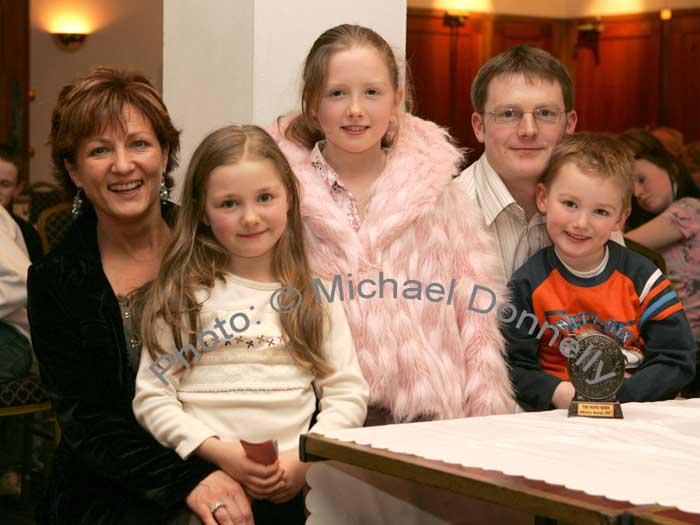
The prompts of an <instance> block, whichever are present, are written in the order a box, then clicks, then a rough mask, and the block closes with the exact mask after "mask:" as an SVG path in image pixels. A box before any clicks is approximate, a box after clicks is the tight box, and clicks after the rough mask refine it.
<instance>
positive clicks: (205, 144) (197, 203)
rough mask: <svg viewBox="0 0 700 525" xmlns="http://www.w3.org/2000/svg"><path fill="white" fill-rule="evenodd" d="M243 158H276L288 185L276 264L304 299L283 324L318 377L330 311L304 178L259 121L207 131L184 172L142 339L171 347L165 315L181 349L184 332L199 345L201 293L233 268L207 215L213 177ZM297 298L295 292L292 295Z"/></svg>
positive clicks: (144, 296)
mask: <svg viewBox="0 0 700 525" xmlns="http://www.w3.org/2000/svg"><path fill="white" fill-rule="evenodd" d="M244 159H245V160H267V161H270V162H271V163H272V164H273V166H275V168H276V170H277V173H278V174H279V176H280V178H281V180H282V183H283V184H284V186H285V187H286V188H287V197H288V201H289V211H288V213H287V227H286V229H285V231H284V233H283V234H282V236H281V237H280V239H279V240H278V241H277V244H276V245H275V247H274V250H273V255H272V271H273V272H274V275H275V278H276V279H277V280H278V281H279V282H280V283H282V284H283V285H285V286H291V287H294V288H296V289H297V290H299V291H301V294H302V303H301V305H300V306H298V307H297V308H295V309H294V310H293V311H292V312H291V313H288V314H281V315H280V323H281V325H282V332H283V333H284V335H285V336H286V337H287V341H288V342H287V346H288V349H289V351H290V353H291V355H292V357H293V358H294V360H295V361H296V362H297V363H298V364H299V365H300V366H303V367H304V368H307V369H309V370H310V371H311V372H312V373H313V374H314V375H315V376H316V377H324V376H326V375H328V374H329V373H330V372H331V369H330V367H329V365H328V363H327V362H326V360H325V359H324V358H323V355H322V343H323V325H324V310H323V307H322V306H321V305H320V304H318V303H317V302H316V301H315V293H314V288H313V281H312V275H311V272H310V270H309V265H308V262H307V259H306V255H305V252H304V237H303V229H302V223H301V212H300V207H299V189H298V185H297V181H296V178H295V176H294V174H293V172H292V169H291V168H290V166H289V163H288V162H287V159H286V158H285V156H284V154H283V153H282V152H281V151H280V149H279V148H278V147H277V144H276V143H275V141H274V140H273V139H272V137H270V135H268V134H267V132H265V130H263V129H262V128H259V127H258V126H228V127H225V128H222V129H220V130H218V131H215V132H213V133H211V134H210V135H209V136H207V137H206V138H205V139H204V140H203V141H202V143H201V144H200V145H199V147H198V148H197V150H196V151H195V152H194V155H193V156H192V161H191V162H190V165H189V168H188V170H187V175H186V178H185V183H184V190H183V194H182V207H181V209H180V212H179V214H178V217H177V222H176V224H175V229H174V232H173V236H172V240H171V242H170V245H169V246H168V249H167V251H166V255H165V257H164V259H163V263H162V265H161V270H160V274H159V276H158V278H157V279H156V280H155V281H153V282H152V283H150V284H149V285H147V286H146V287H144V288H143V290H142V291H141V293H140V294H139V296H138V297H137V302H138V303H140V304H139V305H138V306H137V310H138V311H139V312H140V317H141V334H142V338H143V343H144V345H145V346H146V347H147V348H148V351H149V352H150V354H151V356H152V357H153V359H157V358H158V355H159V354H162V353H164V352H165V350H164V349H163V348H161V347H160V345H159V343H158V337H157V335H158V334H157V332H156V327H157V326H158V324H159V321H161V320H163V321H164V322H165V324H166V325H167V326H168V327H170V329H171V330H172V332H173V337H174V340H175V344H176V345H177V346H178V347H179V348H182V346H183V341H182V335H181V334H185V335H187V336H189V342H190V344H192V345H195V340H196V337H197V333H198V330H199V328H200V327H199V326H198V325H199V312H200V310H201V307H202V302H198V301H197V300H196V298H195V293H196V292H197V291H198V290H202V289H203V290H210V289H211V288H212V287H213V286H214V284H215V282H216V280H217V279H221V280H225V274H226V273H227V272H228V271H229V269H230V267H231V256H230V254H229V252H228V251H227V250H226V249H224V248H223V247H222V246H221V245H220V244H219V242H218V241H217V240H216V237H215V236H214V234H213V233H212V231H211V229H210V228H209V226H207V225H205V224H204V222H203V220H202V219H203V217H204V209H205V196H206V190H207V181H208V179H209V174H210V173H211V172H212V171H213V170H214V169H216V168H217V167H219V166H225V165H230V164H236V163H238V162H240V161H242V160H244ZM290 299H293V298H291V297H288V298H286V299H285V300H290ZM160 326H162V324H161V325H160ZM190 357H191V356H190Z"/></svg>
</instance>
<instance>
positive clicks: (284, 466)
mask: <svg viewBox="0 0 700 525" xmlns="http://www.w3.org/2000/svg"><path fill="white" fill-rule="evenodd" d="M279 463H280V467H281V470H282V471H283V472H284V473H285V474H284V478H283V480H284V482H285V485H284V486H283V487H282V488H280V489H279V490H277V491H275V492H274V493H273V494H271V495H270V497H269V498H268V499H269V500H270V501H271V502H272V503H284V502H285V501H289V500H290V499H292V498H293V497H294V496H296V495H297V494H299V491H300V490H301V489H302V488H303V487H304V483H306V472H307V471H308V470H309V466H310V465H308V464H307V463H302V462H301V461H299V453H298V452H297V451H292V452H287V453H285V454H282V455H281V456H280V459H279Z"/></svg>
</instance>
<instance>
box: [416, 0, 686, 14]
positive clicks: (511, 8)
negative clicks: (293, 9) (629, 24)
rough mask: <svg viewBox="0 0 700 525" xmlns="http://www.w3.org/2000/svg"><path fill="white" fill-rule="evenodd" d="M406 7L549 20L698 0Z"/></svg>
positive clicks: (472, 0)
mask: <svg viewBox="0 0 700 525" xmlns="http://www.w3.org/2000/svg"><path fill="white" fill-rule="evenodd" d="M408 6H409V7H427V8H434V9H463V10H465V11H475V12H481V13H497V14H509V15H521V16H539V17H552V18H569V17H571V18H576V17H581V16H599V15H617V14H628V13H640V12H645V11H659V10H660V9H661V8H663V7H670V8H677V9H683V8H691V7H700V0H527V1H525V0H408Z"/></svg>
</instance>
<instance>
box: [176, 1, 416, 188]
mask: <svg viewBox="0 0 700 525" xmlns="http://www.w3.org/2000/svg"><path fill="white" fill-rule="evenodd" d="M163 9H164V16H163V95H164V98H165V103H166V104H167V106H168V110H169V111H170V115H171V116H172V118H173V121H174V122H175V125H176V126H177V127H178V128H179V129H182V130H183V131H182V137H181V152H180V168H179V169H178V170H177V171H176V173H175V179H176V181H177V182H178V183H179V182H180V181H181V180H182V177H183V174H184V172H185V170H186V168H187V163H188V162H189V159H190V157H191V155H192V152H193V151H194V149H195V148H196V147H197V145H198V144H199V142H200V141H201V140H202V139H203V138H204V136H205V135H206V134H207V133H209V132H210V131H213V130H215V129H217V128H219V127H221V126H224V125H227V124H231V123H236V124H244V123H253V124H258V125H260V126H263V127H267V126H269V125H270V124H271V123H272V122H273V120H274V119H275V118H276V117H277V116H278V115H280V114H284V113H287V112H288V111H291V110H294V109H299V80H300V77H301V68H302V63H303V61H304V58H305V57H306V54H307V52H308V51H309V49H310V48H311V44H312V43H313V41H314V40H315V39H316V38H317V37H318V36H319V35H320V34H321V33H322V32H323V31H325V30H326V29H329V28H331V27H333V26H336V25H338V24H344V23H353V24H360V25H364V26H367V27H370V28H372V29H374V30H375V31H377V32H378V33H379V34H380V35H382V36H383V37H384V38H385V39H386V40H387V42H389V44H390V45H391V46H392V47H394V48H395V49H397V51H398V52H399V53H400V54H399V56H403V55H404V52H405V48H406V0H381V1H380V0H352V1H348V0H288V1H280V0H205V1H202V0H164V3H163ZM178 186H180V184H178ZM176 194H178V195H179V193H178V192H177V191H176Z"/></svg>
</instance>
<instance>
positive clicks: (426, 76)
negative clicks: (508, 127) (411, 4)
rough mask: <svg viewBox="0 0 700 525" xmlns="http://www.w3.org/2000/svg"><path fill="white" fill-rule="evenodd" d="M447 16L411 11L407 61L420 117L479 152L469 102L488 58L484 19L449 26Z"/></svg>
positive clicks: (407, 40) (408, 27) (435, 12)
mask: <svg viewBox="0 0 700 525" xmlns="http://www.w3.org/2000/svg"><path fill="white" fill-rule="evenodd" d="M444 14H445V13H444V11H442V12H440V11H433V10H419V9H411V10H409V14H408V20H407V34H406V57H407V61H408V64H409V66H410V68H411V71H412V74H413V81H414V89H415V101H416V107H415V110H414V113H415V114H416V115H418V116H420V117H422V118H425V119H428V120H432V121H433V122H436V123H438V124H440V125H441V126H444V127H447V128H448V129H449V130H450V132H451V134H452V135H453V136H454V137H455V139H456V140H457V142H458V143H459V144H460V145H461V146H470V147H474V146H475V145H476V139H475V138H474V136H473V133H472V130H471V124H469V122H470V117H471V113H472V109H471V102H470V100H469V88H470V86H471V81H472V79H473V77H474V75H475V74H476V71H478V68H479V66H480V65H481V58H482V55H483V39H482V32H481V31H482V27H481V21H480V20H478V19H477V20H471V19H467V20H465V21H464V23H463V25H462V26H461V27H448V26H447V25H445V21H444Z"/></svg>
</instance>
